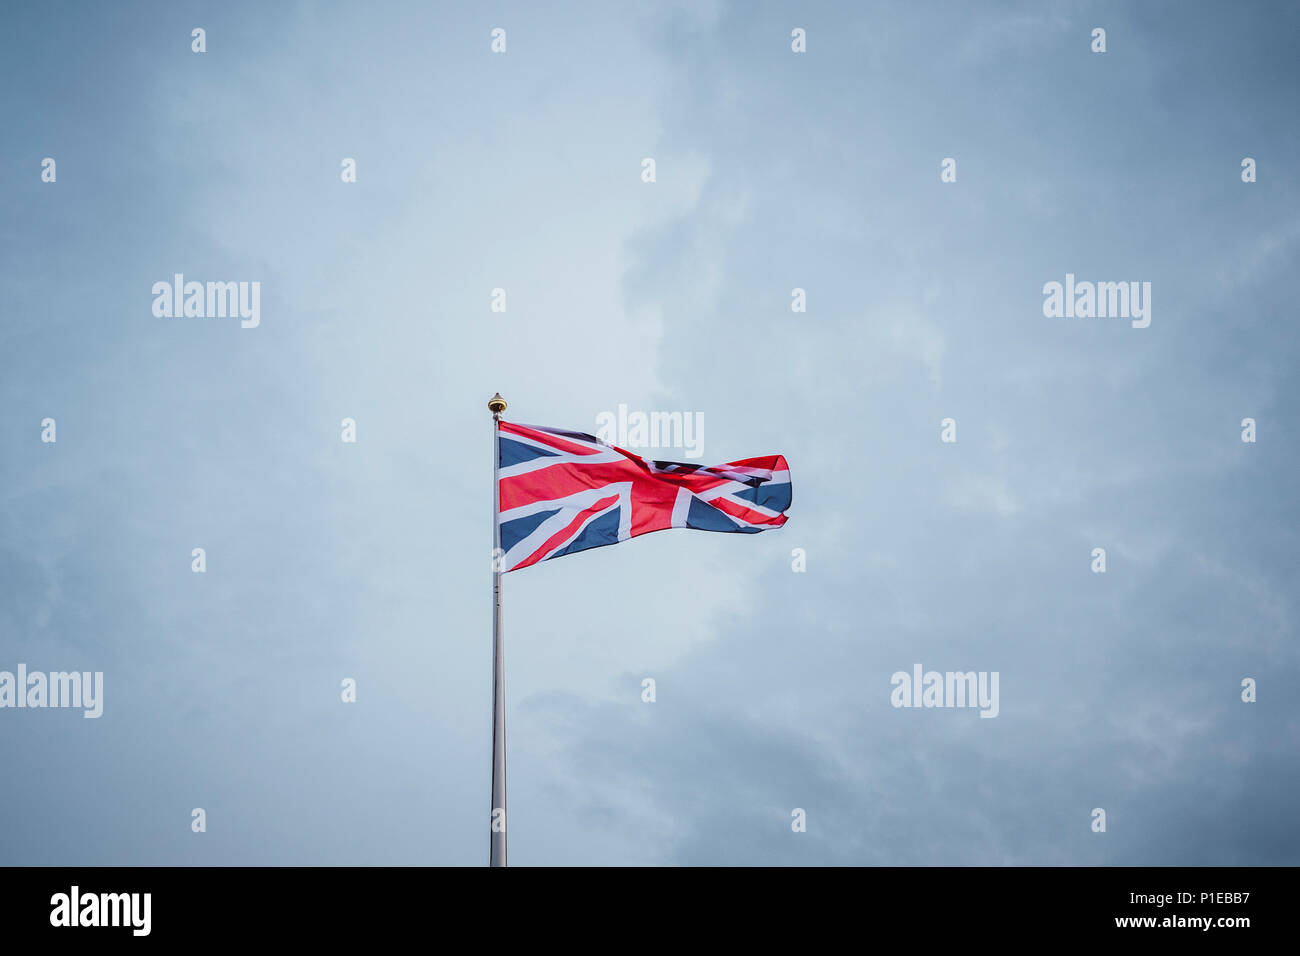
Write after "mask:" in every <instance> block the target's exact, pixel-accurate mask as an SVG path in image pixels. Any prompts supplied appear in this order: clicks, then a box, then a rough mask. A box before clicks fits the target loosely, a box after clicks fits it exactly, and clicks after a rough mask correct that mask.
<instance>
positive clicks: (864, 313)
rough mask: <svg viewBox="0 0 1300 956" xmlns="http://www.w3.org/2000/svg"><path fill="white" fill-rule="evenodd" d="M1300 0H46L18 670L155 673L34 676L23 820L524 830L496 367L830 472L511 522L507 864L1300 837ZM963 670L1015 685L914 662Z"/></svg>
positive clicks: (1120, 850) (931, 861) (2, 337)
mask: <svg viewBox="0 0 1300 956" xmlns="http://www.w3.org/2000/svg"><path fill="white" fill-rule="evenodd" d="M195 28H202V29H203V30H204V31H205V33H204V46H205V49H204V52H202V53H198V52H195V51H194V50H193V49H192V45H193V44H194V42H195V41H194V39H193V35H192V31H193V30H194V29H195ZM496 28H500V29H502V30H504V31H505V43H506V47H505V51H504V52H494V51H493V49H492V45H493V35H492V31H493V30H494V29H496ZM1096 28H1102V29H1104V30H1105V31H1106V33H1105V47H1106V48H1105V51H1104V52H1094V50H1093V46H1094V45H1095V42H1096V41H1095V40H1094V35H1093V31H1094V29H1096ZM796 29H798V30H802V31H804V33H803V37H804V44H805V51H804V52H795V51H794V50H793V49H792V44H795V42H796V41H795V39H792V31H794V30H796ZM1298 29H1300V10H1298V9H1297V8H1296V7H1294V6H1293V5H1288V4H1282V3H1270V2H1244V3H1237V4H1221V3H1175V2H1151V3H1143V4H1140V5H1134V4H1128V3H1067V2H1053V3H1041V2H1023V3H1021V2H1004V3H997V4H981V5H974V4H966V3H959V2H944V3H925V4H907V3H847V2H846V3H808V4H799V5H790V4H783V3H740V2H737V3H725V2H721V0H716V2H708V0H699V2H697V0H692V2H686V0H681V2H656V3H651V2H643V3H620V4H609V3H595V2H593V3H578V2H565V3H562V4H546V5H537V4H527V3H487V4H469V3H463V4H428V3H415V2H412V3H397V2H389V3H374V4H344V3H305V2H304V3H298V4H290V3H285V4H257V3H230V4H222V5H220V6H211V5H206V4H199V3H185V2H181V3H174V4H165V5H163V4H150V3H123V4H113V5H106V4H105V5H101V4H91V3H48V4H41V5H26V6H23V7H13V6H11V7H6V8H5V10H4V11H3V13H2V14H0V75H3V79H4V87H5V94H4V96H3V99H0V103H2V104H3V119H4V128H5V135H4V136H3V137H0V177H2V178H3V188H2V189H0V397H2V398H3V407H4V414H3V415H0V671H10V672H15V671H16V669H17V667H18V665H19V664H24V665H25V666H26V668H27V670H28V671H42V672H57V671H73V670H76V671H89V672H102V673H103V714H102V716H100V717H99V718H98V719H84V718H83V716H82V713H81V712H80V711H78V710H75V709H54V708H45V709H13V708H0V767H3V777H2V779H3V780H4V785H3V786H0V818H3V819H5V820H6V821H7V823H8V825H7V826H6V827H5V834H4V836H3V838H0V863H3V864H20V865H47V864H59V865H110V864H125V865H155V864H182V865H187V864H193V865H203V864H215V865H234V864H252V865H286V864H312V865H315V864H341V865H353V864H356V865H389V864H403V865H426V864H427V865H466V866H478V865H483V864H485V863H486V861H487V852H488V826H489V813H490V796H489V785H490V776H489V774H490V756H491V751H490V746H491V724H490V718H491V615H490V610H491V609H490V586H491V563H490V548H491V521H492V510H491V490H492V484H491V482H492V479H491V468H492V431H491V419H490V415H489V413H488V411H487V408H486V402H487V399H488V398H489V397H491V396H492V394H493V393H494V392H497V391H499V392H500V393H501V394H502V395H504V396H505V397H506V399H507V400H508V401H509V409H508V411H507V413H506V418H507V419H509V420H512V421H519V422H525V423H533V424H542V425H549V426H556V427H564V428H570V429H577V430H582V431H588V432H594V431H595V430H596V427H597V419H598V417H599V416H600V415H601V414H602V413H604V412H611V411H614V410H616V409H617V408H618V407H619V405H620V404H622V405H626V406H627V407H628V408H629V409H632V410H643V411H646V412H649V411H682V412H686V413H688V414H691V415H699V416H700V417H701V420H702V421H703V423H704V425H705V429H704V442H703V449H702V452H703V454H702V459H701V461H702V462H703V463H708V464H713V463H719V462H725V461H732V460H736V459H740V458H746V457H753V456H759V455H769V454H778V453H779V454H783V455H784V456H785V457H786V459H787V460H788V462H789V465H790V469H791V474H792V481H793V488H794V494H793V504H792V506H791V509H790V512H789V522H788V523H787V524H786V526H785V527H783V528H781V529H780V530H776V531H772V532H767V533H764V534H760V535H722V534H708V533H701V532H695V531H673V532H669V533H666V534H655V535H650V536H647V537H643V538H638V539H636V540H633V541H630V542H627V543H624V544H620V545H619V546H617V547H610V548H601V549H598V550H593V551H588V552H585V553H580V554H576V555H571V556H566V557H564V558H563V559H560V560H555V561H549V562H544V563H542V564H539V565H536V566H534V567H530V568H527V569H524V570H521V571H519V572H517V573H510V574H508V575H506V576H505V577H504V581H503V592H504V617H505V645H506V667H507V691H508V693H507V715H508V716H507V735H508V744H509V750H508V759H509V776H508V782H509V817H508V820H509V823H508V838H509V853H510V862H511V864H512V865H602V866H605V865H611V866H619V865H800V866H805V865H962V866H965V865H986V864H992V865H1070V864H1074V865H1193V864H1194V865H1262V864H1296V863H1300V826H1298V825H1297V820H1296V813H1295V801H1294V798H1293V795H1294V793H1295V792H1296V790H1297V788H1298V787H1300V756H1298V755H1300V747H1298V746H1297V745H1298V744H1300V697H1297V695H1296V693H1295V688H1296V686H1297V682H1300V658H1298V656H1297V649H1296V648H1297V639H1300V629H1298V627H1297V606H1296V602H1297V596H1298V595H1300V587H1298V586H1297V585H1298V584H1300V533H1298V532H1297V528H1300V520H1297V519H1298V518H1300V514H1298V511H1300V509H1298V508H1297V496H1296V494H1295V483H1294V475H1295V473H1296V471H1297V469H1298V468H1300V429H1297V421H1298V420H1300V401H1298V397H1300V396H1298V394H1297V387H1296V376H1295V368H1296V366H1297V360H1298V359H1300V354H1298V353H1300V348H1298V345H1300V337H1297V334H1296V331H1295V321H1294V320H1295V294H1294V278H1295V275H1296V265H1297V252H1298V244H1300V189H1298V187H1297V182H1296V177H1295V168H1296V159H1297V156H1300V127H1297V124H1296V122H1295V119H1296V113H1295V102H1296V94H1297V78H1298V70H1297V66H1296V63H1297V61H1296V57H1295V46H1296V37H1297V31H1298ZM46 158H50V159H53V160H54V161H55V166H54V181H52V182H51V181H44V179H43V170H44V165H43V161H44V160H45V159H46ZM1245 158H1250V159H1252V160H1253V161H1254V164H1253V169H1254V172H1255V179H1254V181H1253V182H1246V181H1243V166H1242V163H1243V160H1244V159H1245ZM348 159H351V160H353V161H354V163H355V170H356V176H355V180H356V181H355V182H347V181H344V180H345V176H344V164H345V161H346V160H348ZM646 159H653V160H654V179H653V181H652V182H648V181H646V178H645V168H646V167H645V165H644V163H643V161H644V160H646ZM949 159H951V160H953V161H954V162H953V163H952V164H951V168H952V169H953V170H955V181H944V176H943V173H944V163H945V160H949ZM949 178H951V177H949ZM176 273H182V274H184V275H185V277H186V278H187V280H198V281H222V282H225V281H234V282H258V283H260V286H259V288H260V296H261V298H260V314H259V322H258V324H257V326H256V327H253V328H244V327H242V325H241V322H240V321H239V319H237V318H230V317H226V318H211V317H193V316H191V317H183V316H182V317H166V316H159V315H156V314H155V310H154V301H155V295H154V293H153V291H152V289H153V286H154V284H155V283H156V282H159V281H162V282H168V283H169V282H171V280H172V277H173V276H174V275H175V274H176ZM1067 275H1070V276H1074V277H1075V278H1076V279H1077V280H1078V281H1080V282H1083V281H1094V282H1130V281H1131V282H1138V283H1150V287H1149V288H1150V297H1149V300H1148V301H1149V304H1150V324H1149V326H1147V327H1145V328H1138V327H1134V326H1133V324H1132V323H1131V322H1130V321H1129V320H1127V319H1125V318H1115V317H1107V318H1096V317H1074V318H1057V317H1049V316H1048V315H1046V314H1045V311H1044V301H1045V291H1044V287H1045V285H1046V284H1048V283H1051V282H1060V283H1065V282H1066V281H1067V280H1066V277H1067ZM495 289H503V290H505V303H506V307H505V311H493V307H492V306H493V302H494V301H495V300H494V291H493V290H495ZM795 289H802V290H804V296H805V302H806V311H794V309H793V308H792V303H793V301H794V300H793V291H792V290H795ZM1247 418H1249V419H1252V420H1253V422H1254V423H1255V424H1254V429H1255V434H1254V438H1255V440H1254V441H1243V433H1244V431H1245V426H1243V420H1244V419H1247ZM46 419H53V420H54V422H55V423H56V440H55V441H53V442H50V441H46V440H43V435H45V433H46V431H47V427H46V425H45V424H43V423H44V422H45V420H46ZM344 419H352V420H353V422H354V423H355V436H356V441H355V442H345V441H343V440H342V435H343V428H342V422H343V420H344ZM947 419H951V420H952V422H953V425H952V426H951V428H949V429H948V432H949V434H948V435H947V437H954V435H953V433H954V432H955V438H956V440H955V441H945V440H943V439H944V437H945V428H944V425H943V423H944V422H945V420H947ZM652 451H653V454H654V456H655V457H665V458H681V457H682V454H681V451H680V450H677V449H673V448H659V449H652V450H647V451H646V452H645V453H646V454H651V452H652ZM195 548H202V549H204V555H205V562H206V564H205V570H204V571H203V573H195V572H194V571H193V568H192V561H193V557H192V554H193V549H195ZM1096 548H1103V549H1104V550H1105V561H1106V563H1105V571H1104V572H1103V573H1098V572H1097V571H1096V570H1094V568H1096V567H1097V560H1096V557H1095V555H1094V549H1096ZM795 549H801V550H800V551H799V552H798V554H796V551H795ZM800 565H802V567H803V570H796V567H798V566H800ZM916 665H920V666H921V667H922V668H923V669H924V670H926V671H929V670H934V671H938V672H948V671H957V672H966V671H975V672H980V673H988V674H992V673H996V674H997V675H998V676H999V685H998V686H999V706H998V713H997V716H996V717H994V718H992V719H985V718H982V717H981V716H980V713H979V711H978V710H977V709H972V708H960V707H934V708H927V707H920V708H913V707H896V706H894V702H893V700H892V699H891V697H892V695H893V692H894V689H895V688H894V685H893V683H892V681H893V675H895V674H896V673H897V672H900V671H902V672H905V673H908V674H910V673H911V672H912V670H913V667H914V666H916ZM646 679H653V681H654V687H655V699H654V701H653V702H646V701H645V700H643V682H644V681H645V680H646ZM1247 679H1249V680H1250V681H1253V682H1254V696H1255V699H1254V700H1253V701H1246V700H1243V695H1246V696H1250V695H1249V694H1248V693H1247V691H1245V690H1244V689H1243V681H1246V680H1247ZM347 680H351V681H353V682H355V695H356V699H355V701H354V702H345V701H344V700H343V699H342V698H343V696H344V695H343V692H342V691H341V687H342V685H343V682H344V681H347ZM196 808H201V809H202V810H203V811H204V813H203V819H204V821H205V829H204V830H203V831H202V832H195V829H194V825H195V824H194V820H195V818H194V810H195V809H196ZM1097 810H1102V811H1104V817H1103V818H1099V817H1098V815H1097V813H1096V811H1097ZM796 811H802V822H803V825H802V827H800V826H799V825H798V824H799V817H800V815H799V814H798V813H797V812H796ZM1099 819H1104V830H1099V829H1098V826H1099V823H1098V821H1099Z"/></svg>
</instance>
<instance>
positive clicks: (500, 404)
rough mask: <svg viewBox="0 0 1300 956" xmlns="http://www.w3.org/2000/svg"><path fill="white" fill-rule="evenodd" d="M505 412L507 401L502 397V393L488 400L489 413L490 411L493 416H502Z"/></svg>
mask: <svg viewBox="0 0 1300 956" xmlns="http://www.w3.org/2000/svg"><path fill="white" fill-rule="evenodd" d="M505 410H506V400H505V399H504V398H502V397H501V393H500V392H497V393H496V394H495V395H493V396H492V397H491V398H489V399H488V411H490V412H491V413H492V414H493V415H500V414H501V413H502V412H504V411H505Z"/></svg>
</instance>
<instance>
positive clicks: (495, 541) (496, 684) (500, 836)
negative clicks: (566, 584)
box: [488, 392, 506, 866]
mask: <svg viewBox="0 0 1300 956" xmlns="http://www.w3.org/2000/svg"><path fill="white" fill-rule="evenodd" d="M488 410H489V411H491V412H492V816H491V817H490V820H491V823H490V824H489V833H490V838H491V849H490V851H489V854H488V865H489V866H505V865H506V649H505V643H504V640H503V639H504V635H503V633H502V627H501V573H502V565H503V563H504V560H505V556H504V555H503V554H502V553H501V413H502V412H504V411H505V410H506V400H505V399H504V398H502V397H501V393H500V392H497V393H496V394H495V395H493V396H492V398H491V399H490V400H489V401H488Z"/></svg>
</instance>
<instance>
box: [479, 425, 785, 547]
mask: <svg viewBox="0 0 1300 956" xmlns="http://www.w3.org/2000/svg"><path fill="white" fill-rule="evenodd" d="M497 428H498V430H499V431H498V435H497V441H498V447H499V452H498V454H499V458H498V462H497V480H498V482H499V486H498V494H499V509H500V511H499V514H500V517H499V520H500V523H501V525H500V547H501V550H502V551H503V552H504V558H503V563H502V566H501V570H503V571H516V570H518V569H519V568H526V567H528V566H529V565H530V564H536V563H537V562H538V561H546V560H548V559H550V558H558V557H560V556H561V555H565V554H573V553H574V552H577V551H585V550H587V549H588V548H599V547H602V546H604V545H607V544H618V542H620V541H626V540H627V539H628V538H634V537H636V536H637V535H639V534H649V533H650V532H651V531H663V530H664V529H666V528H695V529H696V530H698V531H728V532H740V533H744V534H753V533H755V532H758V531H767V530H769V529H771V528H779V527H781V525H783V524H785V521H786V516H785V511H786V509H787V508H789V507H790V469H789V468H788V467H787V466H786V463H785V459H784V458H783V457H782V456H780V455H769V456H767V457H763V458H746V459H744V460H742V461H731V462H727V463H726V464H725V465H716V466H713V467H707V466H703V465H688V464H683V463H681V462H675V461H647V460H646V459H644V458H639V457H637V456H636V455H633V454H631V453H630V452H626V451H624V450H623V449H622V448H617V447H615V446H613V445H607V444H605V443H604V442H602V441H600V440H599V439H597V438H594V437H592V436H591V435H586V434H583V433H582V432H573V431H566V430H563V429H559V428H543V427H540V426H537V425H515V424H512V423H510V422H506V421H500V420H498V424H497Z"/></svg>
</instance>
